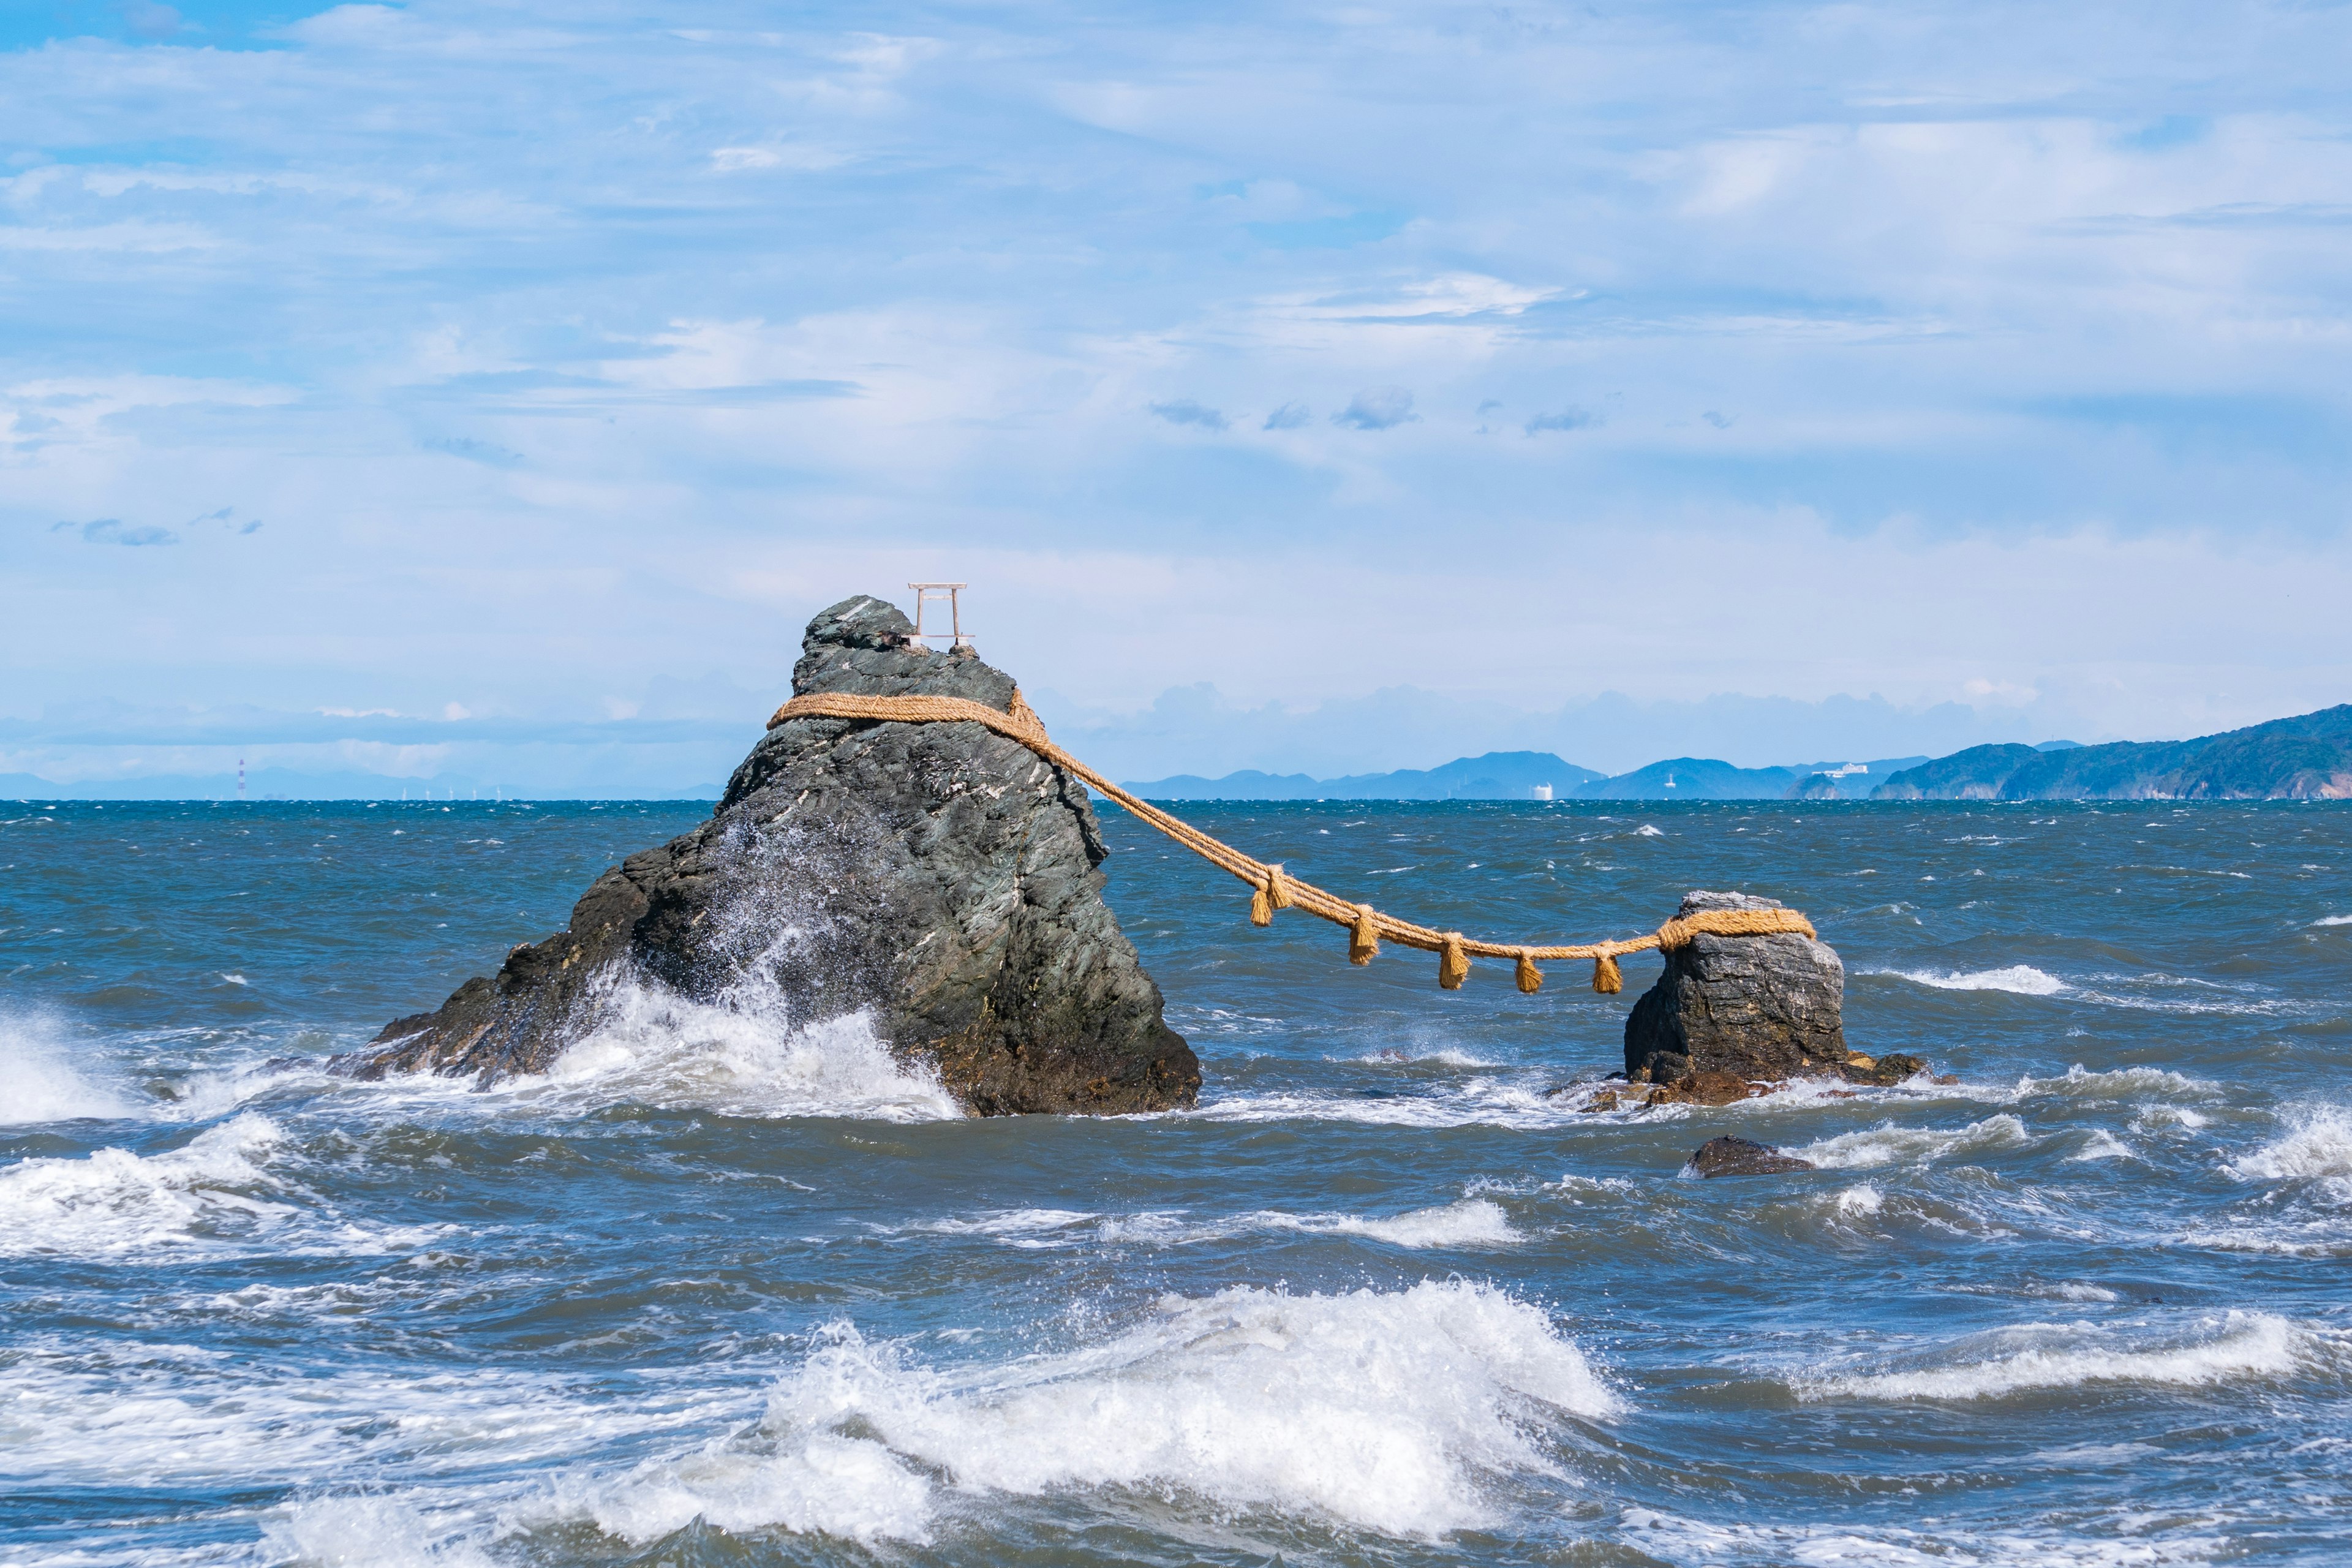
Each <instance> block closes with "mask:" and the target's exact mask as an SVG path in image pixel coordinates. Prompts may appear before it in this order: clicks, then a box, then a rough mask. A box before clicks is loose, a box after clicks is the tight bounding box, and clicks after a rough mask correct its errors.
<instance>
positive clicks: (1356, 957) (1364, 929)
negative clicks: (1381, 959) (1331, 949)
mask: <svg viewBox="0 0 2352 1568" xmlns="http://www.w3.org/2000/svg"><path fill="white" fill-rule="evenodd" d="M1380 951H1381V917H1380V916H1379V915H1377V914H1375V913H1373V912H1372V906H1371V905H1370V904H1358V905H1357V906H1356V923H1355V924H1354V925H1352V926H1350V927H1349V928H1348V962H1349V963H1370V962H1371V961H1372V960H1373V959H1374V958H1376V957H1378V956H1379V955H1380Z"/></svg>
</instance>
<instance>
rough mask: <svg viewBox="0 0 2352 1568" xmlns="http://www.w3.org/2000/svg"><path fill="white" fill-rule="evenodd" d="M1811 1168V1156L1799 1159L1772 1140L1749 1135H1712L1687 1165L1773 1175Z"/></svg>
mask: <svg viewBox="0 0 2352 1568" xmlns="http://www.w3.org/2000/svg"><path fill="white" fill-rule="evenodd" d="M1812 1168H1813V1163H1812V1162H1811V1160H1800V1159H1799V1158H1797V1156H1795V1155H1794V1154H1784V1153H1782V1152H1780V1150H1778V1149H1775V1148H1774V1147H1772V1145H1771V1144H1769V1143H1758V1142H1753V1141H1752V1140H1749V1139H1746V1138H1710V1139H1708V1140H1707V1141H1706V1142H1704V1143H1702V1144H1700V1145H1699V1146H1698V1150H1697V1152H1696V1153H1694V1154H1692V1155H1691V1157H1690V1163H1689V1164H1688V1165H1687V1166H1685V1169H1686V1170H1690V1171H1694V1172H1696V1173H1698V1174H1699V1175H1702V1176H1770V1175H1777V1174H1779V1173H1780V1172H1782V1171H1810V1170H1811V1169H1812Z"/></svg>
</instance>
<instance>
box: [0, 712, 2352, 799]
mask: <svg viewBox="0 0 2352 1568" xmlns="http://www.w3.org/2000/svg"><path fill="white" fill-rule="evenodd" d="M224 782H225V781H224V780H222V779H221V778H218V777H212V776H204V777H199V776H194V775H189V776H154V777H149V778H144V779H125V780H114V781H109V782H106V783H103V784H100V783H85V784H57V783H55V782H52V781H50V780H47V779H44V778H40V777H38V776H37V775H34V774H31V773H0V799H12V800H25V801H33V800H100V801H131V800H223V799H229V800H234V799H237V798H239V797H238V796H236V795H233V794H230V793H228V792H227V791H226V790H225V789H224V787H223V785H224ZM1122 782H1123V783H1125V784H1127V787H1128V788H1129V789H1131V790H1133V791H1135V792H1136V793H1137V794H1138V795H1142V796H1144V797H1145V798H1146V799H1148V800H1164V801H1213V800H1223V801H1282V800H1368V801H1369V800H1401V801H1437V800H1647V801H1669V800H1889V801H1904V800H2345V799H2352V703H2347V704H2340V705H2338V706H2336V707H2334V708H2325V709H2322V710H2319V711H2317V712H2315V713H2305V714H2301V715H2298V716H2296V717H2294V718H2289V719H2276V720H2273V721H2270V722H2268V723H2264V724H2254V725H2250V726H2248V727H2247V728H2245V729H2242V730H2231V731H2224V732H2222V733H2220V734H2215V735H2203V736H2200V737H2198V738H2196V739H2194V740H2188V741H2148V742H2138V741H2117V742H2109V743H2106V744H2104V745H2095V746H2085V745H2078V744H2076V743H2075V742H2072V741H2045V742H2042V743H2041V744H2039V745H2033V746H2028V745H2022V744H2016V745H1990V746H1971V747H1969V748H1968V749H1966V750H1964V751H1959V752H1952V753H1951V754H1950V755H1948V756H1944V757H1936V758H1929V757H1925V756H1907V757H1872V758H1856V759H1849V760H1845V761H1823V762H1811V763H1792V764H1789V765H1786V766H1780V767H1761V768H1742V767H1736V766H1734V765H1733V764H1731V763H1727V762H1723V761H1720V760H1718V759H1716V758H1711V757H1672V758H1668V759H1666V760H1664V761H1663V762H1656V763H1650V764H1649V765H1648V766H1646V767H1641V768H1636V769H1634V770H1633V771H1632V772H1630V773H1616V774H1605V773H1601V772H1600V771H1599V770H1598V769H1594V768H1588V767H1583V766H1580V765H1579V764H1577V763H1571V762H1570V761H1568V760H1567V759H1566V758H1563V757H1560V756H1558V755H1555V754H1554V753H1552V752H1487V753H1486V754H1485V755H1484V756H1477V757H1458V758H1456V759H1454V761H1453V762H1450V763H1443V764H1442V765H1440V766H1437V767H1433V768H1405V769H1400V770H1397V771H1395V772H1392V773H1352V774H1348V775H1346V776H1343V777H1339V778H1328V779H1318V778H1313V777H1310V776H1308V775H1307V774H1305V773H1263V772H1259V771H1257V770H1255V769H1249V770H1244V771H1242V772H1239V773H1227V774H1224V775H1223V776H1222V777H1219V778H1203V777H1200V776H1197V775H1194V774H1190V773H1179V774H1176V775H1174V776H1172V777H1169V778H1161V779H1144V780H1129V781H1122ZM720 793H721V788H720V786H719V784H715V783H713V784H690V785H686V786H684V787H681V788H677V789H669V790H628V791H622V792H615V793H613V794H608V795H606V794H580V795H555V794H549V793H540V792H531V793H527V794H526V793H516V794H503V793H502V792H499V791H498V790H496V789H495V788H489V789H485V788H482V787H480V786H479V785H477V784H472V783H471V782H470V781H451V780H448V779H446V778H433V779H396V778H386V777H383V776H382V775H379V774H369V773H339V774H331V775H306V774H298V773H289V772H287V771H285V770H282V769H276V768H264V769H257V770H255V773H254V774H253V777H252V778H251V780H250V781H249V784H248V789H247V795H245V796H244V797H243V798H246V799H248V800H253V801H298V800H384V801H391V800H398V799H402V798H407V799H411V800H415V801H425V800H434V801H439V802H442V803H444V804H451V803H456V802H459V801H467V800H478V801H485V802H487V801H492V800H496V799H500V798H504V799H515V800H614V801H623V800H631V801H655V800H716V799H718V798H719V795H720Z"/></svg>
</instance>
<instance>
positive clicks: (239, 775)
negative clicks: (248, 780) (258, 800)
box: [236, 757, 245, 800]
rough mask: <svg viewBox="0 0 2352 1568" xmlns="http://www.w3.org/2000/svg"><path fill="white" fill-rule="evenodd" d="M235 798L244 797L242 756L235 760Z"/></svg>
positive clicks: (243, 760) (243, 763)
mask: <svg viewBox="0 0 2352 1568" xmlns="http://www.w3.org/2000/svg"><path fill="white" fill-rule="evenodd" d="M236 798H237V799H239V800H243V799H244V798H245V759H244V758H243V757H239V758H237V760H236Z"/></svg>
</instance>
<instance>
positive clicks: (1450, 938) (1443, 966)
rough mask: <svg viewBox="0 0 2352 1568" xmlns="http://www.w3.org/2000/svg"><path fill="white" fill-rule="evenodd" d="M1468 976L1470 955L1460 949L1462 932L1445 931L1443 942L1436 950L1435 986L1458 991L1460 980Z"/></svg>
mask: <svg viewBox="0 0 2352 1568" xmlns="http://www.w3.org/2000/svg"><path fill="white" fill-rule="evenodd" d="M1469 976H1470V955H1469V954H1468V953H1466V952H1463V951H1462V933H1461V932H1460V931H1447V932H1446V933H1445V943H1444V946H1442V947H1440V948H1439V949H1438V950H1437V988H1438V989H1439V990H1441V991H1459V990H1461V989H1462V982H1463V981H1465V980H1466V979H1468V978H1469Z"/></svg>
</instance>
